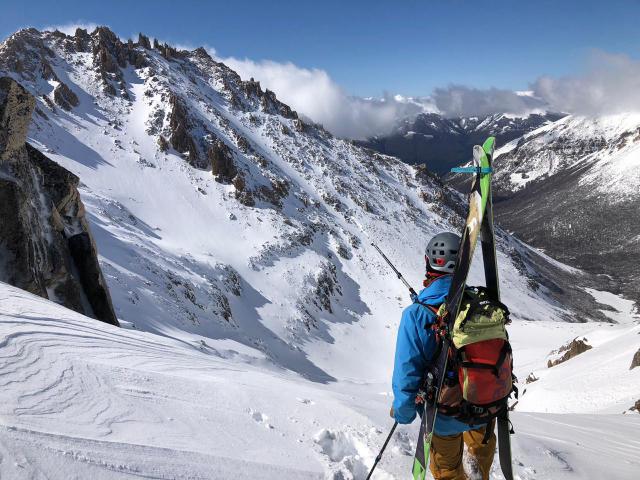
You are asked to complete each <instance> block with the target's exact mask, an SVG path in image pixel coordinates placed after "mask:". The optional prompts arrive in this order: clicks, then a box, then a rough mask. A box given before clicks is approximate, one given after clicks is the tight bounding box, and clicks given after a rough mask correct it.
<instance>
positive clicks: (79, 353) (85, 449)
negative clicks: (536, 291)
mask: <svg viewBox="0 0 640 480" xmlns="http://www.w3.org/2000/svg"><path fill="white" fill-rule="evenodd" d="M0 304H1V305H2V306H3V309H2V310H3V313H2V314H0V337H1V338H2V339H3V341H2V342H1V343H0V357H1V358H2V363H1V365H0V382H1V384H2V387H3V388H1V389H0V458H1V459H2V461H1V462H0V478H11V479H32V478H51V479H63V478H64V479H67V478H92V479H96V480H101V479H112V478H118V479H119V478H140V477H142V478H176V479H187V478H189V479H234V478H238V479H240V478H254V477H256V476H257V477H259V478H264V479H289V478H291V479H294V478H295V479H306V478H309V479H312V478H330V479H348V478H355V479H362V478H364V477H365V476H366V471H367V468H368V467H369V466H370V465H371V464H372V462H373V458H374V457H375V454H376V449H377V448H378V447H379V446H380V445H381V443H382V441H383V439H384V437H385V435H386V430H387V429H388V428H389V427H390V424H391V421H390V419H388V418H386V414H385V412H386V411H387V409H388V403H389V397H388V395H387V394H386V392H385V391H386V389H387V388H388V387H387V385H381V384H375V383H367V382H358V383H354V382H349V381H340V382H336V383H334V384H332V385H329V386H324V385H321V384H318V383H317V382H311V381H309V380H305V379H302V378H301V377H300V376H298V375H295V374H291V373H287V372H273V371H271V372H270V371H268V370H265V369H263V368H261V367H258V366H255V365H251V364H249V363H245V362H242V361H239V359H238V358H237V357H233V356H227V355H226V354H224V353H223V352H220V351H216V349H214V348H212V347H209V346H207V345H206V344H200V345H189V344H186V343H185V342H181V341H178V340H173V339H169V338H167V337H166V336H161V335H155V334H151V333H144V332H137V331H133V330H127V329H118V328H115V327H111V326H108V325H105V324H102V323H99V322H96V321H92V320H90V319H87V318H86V317H83V316H81V315H79V314H76V313H75V312H71V311H69V310H66V309H64V308H62V307H60V306H58V305H55V304H53V303H51V302H49V301H46V300H43V299H41V298H38V297H34V296H32V295H30V294H28V293H26V292H24V291H21V290H18V289H15V288H13V287H10V286H8V285H6V284H0ZM563 325H566V324H563ZM575 360H578V359H577V358H576V359H575ZM575 360H573V361H575ZM554 368H556V367H554ZM543 381H544V380H540V382H543ZM381 392H385V393H384V394H381ZM513 422H514V425H515V428H516V430H517V435H516V436H515V437H514V440H513V448H514V459H515V465H516V466H515V468H516V472H517V478H519V479H522V480H523V479H527V480H528V479H541V478H553V479H599V478H616V479H621V480H625V479H632V478H636V477H635V475H636V474H637V471H638V468H640V460H638V458H640V457H639V455H638V453H640V442H639V441H638V440H637V438H636V435H635V433H636V432H637V429H638V428H639V427H640V416H639V415H625V416H622V415H576V414H573V415H557V414H556V415H550V414H539V413H517V412H516V413H515V414H514V415H513ZM416 435H417V425H416V424H414V425H411V426H408V427H402V428H400V429H399V433H398V434H396V436H394V439H393V440H392V443H391V445H390V446H389V449H388V451H387V453H386V454H385V457H384V459H383V461H382V463H381V465H380V471H379V472H378V474H377V475H376V476H375V478H377V479H385V478H386V479H394V478H397V479H400V478H407V477H408V476H409V471H410V465H411V462H412V456H413V449H414V448H415V444H414V441H415V437H416ZM603 458H604V459H607V460H606V461H604V460H603ZM491 478H492V479H500V478H502V476H501V474H500V473H499V471H498V469H497V467H496V468H494V472H493V473H492V477H491Z"/></svg>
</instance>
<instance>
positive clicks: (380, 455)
mask: <svg viewBox="0 0 640 480" xmlns="http://www.w3.org/2000/svg"><path fill="white" fill-rule="evenodd" d="M397 426H398V422H395V423H394V424H393V427H391V431H390V432H389V436H388V437H387V439H386V440H385V441H384V445H382V448H381V449H380V453H379V454H378V456H377V457H376V461H375V462H373V467H371V470H369V475H367V480H369V479H370V478H371V475H373V471H374V470H375V469H376V466H377V465H378V462H379V461H380V460H381V459H382V454H383V453H384V449H385V448H387V444H388V443H389V440H391V436H392V435H393V432H394V431H395V429H396V427H397Z"/></svg>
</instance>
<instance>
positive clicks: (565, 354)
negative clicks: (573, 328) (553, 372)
mask: <svg viewBox="0 0 640 480" xmlns="http://www.w3.org/2000/svg"><path fill="white" fill-rule="evenodd" d="M592 348H593V347H592V346H591V345H589V344H588V343H587V339H586V338H574V339H573V340H572V341H571V342H569V343H567V344H566V345H563V346H562V347H560V348H559V349H558V350H556V351H554V352H551V353H552V354H562V355H561V356H560V357H558V358H555V359H549V361H548V362H547V367H548V368H551V367H553V366H555V365H558V364H560V363H564V362H566V361H567V360H570V359H572V358H573V357H575V356H577V355H580V354H581V353H584V352H586V351H587V350H591V349H592Z"/></svg>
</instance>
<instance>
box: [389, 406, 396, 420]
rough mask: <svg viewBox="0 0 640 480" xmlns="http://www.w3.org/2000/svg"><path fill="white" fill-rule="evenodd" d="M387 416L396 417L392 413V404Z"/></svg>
mask: <svg viewBox="0 0 640 480" xmlns="http://www.w3.org/2000/svg"><path fill="white" fill-rule="evenodd" d="M389 416H390V417H391V418H393V419H395V418H396V416H395V415H394V412H393V405H391V409H390V410H389Z"/></svg>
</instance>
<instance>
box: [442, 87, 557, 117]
mask: <svg viewBox="0 0 640 480" xmlns="http://www.w3.org/2000/svg"><path fill="white" fill-rule="evenodd" d="M432 96H433V100H434V102H435V104H436V106H437V107H438V110H440V112H442V114H443V115H446V116H448V117H470V116H484V115H491V114H494V113H509V114H513V115H526V114H529V113H531V112H533V111H536V110H538V109H540V108H544V106H545V105H544V102H543V101H541V100H539V99H537V98H535V97H532V96H529V95H523V94H518V93H517V92H514V91H511V90H502V89H498V88H488V89H478V88H472V87H466V86H464V85H450V86H449V87H447V88H436V89H435V90H434V91H433V94H432Z"/></svg>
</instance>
